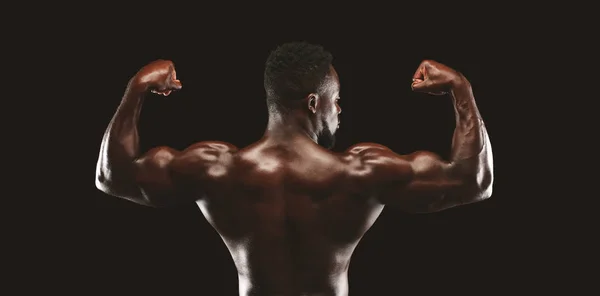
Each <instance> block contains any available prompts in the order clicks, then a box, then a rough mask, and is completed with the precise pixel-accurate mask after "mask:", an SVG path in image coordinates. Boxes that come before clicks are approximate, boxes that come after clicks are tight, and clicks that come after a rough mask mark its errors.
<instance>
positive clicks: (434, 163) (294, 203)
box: [96, 60, 493, 296]
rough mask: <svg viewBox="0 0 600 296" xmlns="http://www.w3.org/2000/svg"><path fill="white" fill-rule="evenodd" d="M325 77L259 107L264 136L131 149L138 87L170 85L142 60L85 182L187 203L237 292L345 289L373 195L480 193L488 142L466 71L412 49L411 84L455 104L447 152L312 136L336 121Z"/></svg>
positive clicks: (379, 204)
mask: <svg viewBox="0 0 600 296" xmlns="http://www.w3.org/2000/svg"><path fill="white" fill-rule="evenodd" d="M326 79H327V81H326V87H324V88H322V89H320V90H319V91H315V92H314V93H310V94H307V95H306V98H305V99H304V100H302V101H301V102H297V103H296V104H295V105H294V107H293V108H292V109H291V111H290V112H288V113H279V112H270V115H269V123H268V127H267V130H266V132H265V134H264V137H263V138H262V139H260V140H259V141H257V142H256V143H254V144H252V145H250V146H248V147H245V148H241V149H240V148H237V147H235V146H234V145H231V144H228V143H224V142H208V141H207V142H200V143H197V144H194V145H192V146H190V147H188V148H187V149H185V150H183V151H177V150H175V149H172V148H168V147H157V148H154V149H151V150H150V151H148V152H146V153H142V152H141V151H140V150H139V144H138V143H139V139H138V131H137V121H138V118H139V113H140V109H141V106H142V102H143V99H144V97H145V96H146V95H148V93H150V92H154V93H157V94H162V95H168V94H169V93H170V92H171V91H173V90H178V89H180V88H181V83H180V82H179V81H178V80H177V79H176V73H175V68H174V65H173V63H172V62H170V61H164V60H159V61H155V62H152V63H150V64H148V65H147V66H145V67H143V68H142V69H141V70H140V71H139V72H138V73H137V74H136V75H135V76H134V77H133V78H132V79H131V80H130V82H129V85H128V88H127V90H126V92H125V95H124V97H123V100H122V102H121V105H120V106H119V108H118V110H117V112H116V114H115V115H114V117H113V119H112V121H111V122H110V124H109V126H108V129H107V130H106V133H105V135H104V139H103V141H102V146H101V153H100V157H99V159H98V166H97V177H96V186H97V187H98V188H99V189H100V190H102V191H104V192H105V193H107V194H110V195H114V196H117V197H121V198H124V199H127V200H130V201H132V202H135V203H138V204H142V205H147V206H153V207H168V206H174V205H178V204H189V203H194V202H195V203H197V205H198V206H199V207H200V209H201V211H202V213H203V214H204V216H205V217H206V219H207V220H208V221H209V222H210V224H211V225H212V226H213V227H214V228H215V229H216V230H217V231H218V233H219V234H220V235H221V237H222V238H223V241H224V242H225V244H226V246H227V248H228V249H229V251H230V252H231V255H232V257H233V260H234V262H235V265H236V267H237V270H238V275H239V290H240V295H282V296H283V295H285V296H288V295H289V296H292V295H336V296H342V295H347V294H348V266H349V262H350V257H351V255H352V252H353V251H354V249H355V247H356V246H357V244H358V242H359V241H360V239H361V238H362V236H363V235H364V234H365V232H366V231H367V230H368V229H369V228H370V227H371V225H372V224H373V223H374V222H375V220H376V219H377V217H378V216H379V214H380V213H381V211H382V210H383V208H384V206H385V205H389V206H392V207H394V208H397V209H399V210H402V211H405V212H409V213H431V212H437V211H442V210H446V209H449V208H452V207H456V206H459V205H466V204H470V203H474V202H479V201H482V200H485V199H487V198H489V197H490V196H491V194H492V183H493V164H492V150H491V145H490V141H489V138H488V135H487V132H486V129H485V126H484V124H483V121H482V119H481V116H480V114H479V111H478V109H477V106H476V103H475V99H474V97H473V93H472V91H471V86H470V84H469V82H468V81H467V79H466V78H465V77H464V76H463V75H462V74H460V73H458V72H457V71H455V70H453V69H450V68H448V67H447V66H444V65H442V64H440V63H437V62H435V61H423V62H422V63H421V65H419V67H418V69H417V71H416V72H415V75H414V77H413V82H412V85H411V87H412V88H413V90H414V91H418V92H425V93H430V94H433V95H448V96H449V97H450V98H451V99H452V100H453V102H454V105H455V114H456V128H455V132H454V137H453V141H452V153H451V157H450V159H448V160H444V159H441V158H440V157H439V156H437V155H435V154H434V153H431V152H427V151H418V152H414V153H412V154H409V155H399V154H396V153H394V152H393V151H392V150H390V149H389V148H387V147H384V146H383V145H379V144H374V143H360V144H356V145H354V146H352V147H350V148H349V149H348V150H346V151H345V152H343V153H333V152H331V151H330V150H328V149H325V148H324V147H321V146H320V145H318V144H317V142H318V140H319V135H321V134H323V131H324V130H326V129H328V130H329V131H332V132H335V131H336V130H337V129H338V128H339V120H338V115H339V113H340V112H341V108H340V106H339V104H338V99H339V91H340V84H339V79H338V76H337V73H336V72H335V69H334V68H333V66H331V67H330V73H329V75H328V77H327V78H326Z"/></svg>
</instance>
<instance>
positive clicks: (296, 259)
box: [197, 139, 383, 295]
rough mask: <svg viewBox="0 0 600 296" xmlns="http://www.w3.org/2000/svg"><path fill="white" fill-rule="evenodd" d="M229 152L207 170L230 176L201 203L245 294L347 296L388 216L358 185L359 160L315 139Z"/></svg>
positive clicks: (261, 144)
mask: <svg viewBox="0 0 600 296" xmlns="http://www.w3.org/2000/svg"><path fill="white" fill-rule="evenodd" d="M222 151H223V152H222V154H220V155H219V157H218V158H219V159H221V161H219V162H215V163H214V165H213V166H210V167H206V168H205V169H207V170H209V171H210V170H213V173H214V174H217V175H219V176H222V177H218V178H216V179H214V180H215V182H217V183H218V184H217V185H216V186H208V187H210V188H212V189H211V190H210V192H207V193H206V195H205V196H203V197H202V198H201V199H199V200H198V201H197V203H198V205H199V207H200V209H201V210H202V212H203V213H204V215H205V217H206V218H207V219H208V221H209V222H210V223H211V224H212V225H213V226H214V228H215V229H216V230H217V231H218V232H219V234H220V235H221V237H222V238H223V240H224V242H225V244H226V245H227V247H228V248H229V251H230V252H231V255H232V257H233V259H234V262H235V264H236V267H237V270H238V273H239V277H240V290H241V291H240V292H242V294H246V293H247V294H249V295H253V294H260V295H297V293H298V292H300V291H302V292H304V293H314V294H315V295H338V294H345V293H347V291H345V289H347V271H348V265H349V262H350V257H351V254H352V251H353V250H354V248H355V247H356V245H357V244H358V242H359V240H360V238H361V237H362V236H363V234H364V233H365V232H366V231H367V230H368V229H369V227H371V225H372V224H373V222H374V221H375V219H376V218H377V216H378V215H379V214H380V212H381V210H382V209H383V205H381V204H379V203H376V202H373V200H371V199H369V196H365V195H363V194H361V190H359V188H357V185H356V182H353V180H352V177H351V174H349V168H350V167H351V166H352V156H351V155H346V154H334V153H331V152H329V151H327V150H325V149H323V148H321V147H319V146H318V145H316V144H315V143H312V142H309V141H308V140H304V141H299V142H295V143H288V144H282V143H275V142H273V141H269V140H267V139H263V140H261V141H260V142H257V143H255V144H253V145H251V146H250V147H248V148H245V149H243V150H239V151H230V150H222ZM202 188H205V186H203V187H202ZM244 289H246V290H247V291H246V292H245V293H244V291H243V290H244Z"/></svg>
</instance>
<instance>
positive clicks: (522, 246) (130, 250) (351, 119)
mask: <svg viewBox="0 0 600 296" xmlns="http://www.w3.org/2000/svg"><path fill="white" fill-rule="evenodd" d="M173 26H174V28H177V25H176V24H173ZM219 29H220V30H222V29H223V28H222V27H220V28H219ZM152 30H154V28H152ZM152 30H150V29H148V30H142V31H144V32H143V34H140V32H139V31H140V30H137V31H136V30H134V29H131V30H126V31H120V32H119V33H118V34H116V33H115V32H113V31H105V30H104V29H103V28H98V29H89V28H88V29H87V31H86V33H85V34H82V35H79V37H78V38H79V39H78V40H77V42H73V44H74V47H71V52H73V53H74V54H76V55H73V56H69V59H70V63H72V64H75V68H74V69H76V70H75V71H73V72H72V73H71V76H73V77H74V79H75V80H76V81H77V86H76V87H77V89H78V90H81V92H79V93H76V94H75V95H72V96H69V99H68V102H67V103H68V106H69V108H74V109H78V113H77V114H78V115H77V118H76V119H73V120H72V121H70V122H69V124H70V125H71V127H74V128H75V130H76V129H77V128H78V126H81V127H80V130H79V132H75V133H74V134H72V135H69V137H71V138H73V139H72V140H75V142H76V143H78V144H77V146H76V147H74V148H73V150H74V151H76V153H77V154H76V156H75V158H76V159H74V160H75V162H76V166H77V168H76V169H73V172H75V176H74V178H73V179H72V181H70V182H71V183H72V184H73V188H75V187H76V188H77V189H81V191H78V192H76V193H68V194H65V196H64V197H65V198H64V199H61V201H64V203H60V205H59V207H60V210H59V211H56V212H54V213H52V215H53V217H52V219H53V220H55V221H59V222H60V223H61V224H60V225H59V226H57V227H58V228H59V229H60V231H56V230H55V231H53V232H50V233H46V235H47V236H48V237H52V239H53V242H54V243H51V245H54V246H57V249H59V250H60V252H57V253H56V254H55V255H53V257H54V258H53V259H58V261H59V262H61V263H60V264H59V266H61V267H62V268H64V269H66V270H67V273H66V274H63V273H59V272H56V275H57V278H61V279H62V280H57V281H55V282H54V283H53V284H54V285H59V286H61V287H63V288H66V289H68V290H69V291H76V292H77V293H80V294H79V295H90V294H103V295H126V294H129V295H147V294H152V295H154V294H159V295H236V293H237V274H236V270H235V268H234V265H233V261H232V259H231V258H230V255H229V253H228V251H227V249H226V247H225V245H224V244H223V242H222V241H221V239H220V238H219V236H218V235H217V233H216V232H215V231H214V230H213V229H212V228H211V227H210V225H209V224H208V223H207V222H206V220H205V219H204V217H203V216H202V214H201V213H200V211H199V209H198V208H197V207H196V206H195V205H194V204H190V205H189V206H184V207H181V208H178V209H153V208H147V207H143V206H139V205H136V204H133V203H130V202H127V201H124V200H119V199H117V198H115V197H111V196H109V195H106V194H104V193H102V192H100V191H98V190H97V189H96V188H95V186H94V174H95V166H96V159H97V156H98V152H99V148H100V141H101V139H102V135H103V133H104V130H105V128H106V126H107V124H108V122H109V121H110V119H111V117H112V115H113V113H114V111H115V110H116V108H117V106H118V104H119V102H120V100H121V96H122V94H123V92H124V90H125V87H126V84H127V82H128V80H129V78H130V77H131V76H132V75H134V74H135V73H136V72H137V70H138V69H139V68H141V67H142V66H144V65H145V64H146V63H148V62H150V61H153V60H155V59H159V58H162V59H170V60H172V61H173V62H174V63H175V66H176V69H177V75H178V78H179V79H180V80H181V81H182V83H183V89H182V90H181V91H179V92H175V93H173V94H172V95H171V96H169V97H167V98H164V97H160V96H156V95H152V96H149V97H148V99H147V100H146V102H145V105H144V107H143V111H142V117H141V120H140V124H139V127H140V136H141V144H142V150H147V149H148V148H150V147H153V146H156V145H168V146H172V147H174V148H178V149H183V148H185V147H186V146H188V145H190V144H192V143H194V142H196V141H202V140H222V141H227V142H231V143H233V144H235V145H237V146H240V147H241V146H245V145H248V144H250V143H252V142H253V141H254V140H256V139H258V138H259V137H260V136H261V135H262V133H263V130H264V128H265V125H266V121H267V110H266V105H265V100H264V91H263V88H262V78H263V76H262V75H263V69H264V61H265V59H266V58H267V55H268V54H269V51H270V50H271V49H273V48H274V47H275V46H277V45H278V44H280V43H282V42H286V41H297V40H306V41H309V42H314V43H320V44H322V45H323V46H325V48H326V49H328V50H329V51H331V52H332V53H333V55H334V66H335V67H336V69H337V71H338V73H339V76H340V80H341V85H342V91H341V97H342V100H341V101H340V103H341V107H342V109H343V111H342V114H341V121H342V122H343V124H342V128H341V130H340V131H339V133H338V134H337V138H338V142H337V145H336V147H335V150H336V151H342V150H344V149H345V148H347V147H349V146H350V145H352V144H354V143H357V142H366V141H369V142H377V143H381V144H384V145H387V146H388V147H390V148H392V149H393V150H395V151H396V152H398V153H410V152H413V151H415V150H431V151H434V152H436V153H439V154H440V155H442V156H444V157H447V156H448V155H449V152H450V145H451V137H452V132H453V128H454V113H453V107H452V103H451V99H450V98H449V97H434V96H428V95H423V94H416V93H413V92H412V91H411V90H410V82H411V77H412V74H413V73H414V71H415V69H416V68H417V66H418V65H419V63H420V62H421V61H422V60H423V59H434V60H437V61H439V62H442V63H444V64H446V65H448V66H450V67H453V68H455V69H457V70H459V71H461V72H462V73H463V74H464V75H465V76H466V77H467V78H468V79H469V80H470V81H471V84H472V87H473V90H474V94H475V99H476V101H477V104H478V106H479V109H480V112H481V115H482V116H483V119H484V121H485V123H486V126H487V130H488V133H489V135H490V140H491V143H492V147H493V151H494V162H495V165H494V167H495V173H496V181H495V186H494V193H493V196H492V198H491V199H489V200H487V201H485V202H482V203H479V204H474V205H469V206H465V207H462V208H455V209H451V210H448V211H445V212H440V213H436V214H427V215H406V214H403V213H402V212H400V211H398V210H394V209H392V208H386V209H385V210H384V212H383V213H382V215H381V216H380V218H379V220H378V221H377V222H376V223H375V225H374V226H373V227H372V228H371V230H369V232H367V234H366V235H365V236H364V238H363V240H362V242H361V243H360V244H359V246H358V247H357V249H356V251H355V253H354V256H353V259H352V262H351V265H350V279H349V282H350V292H351V295H354V296H358V295H400V294H402V293H411V294H414V295H435V294H439V293H465V292H476V293H481V294H483V295H489V294H496V292H497V294H501V293H511V292H512V291H514V290H517V289H524V287H529V288H532V287H535V286H536V284H535V281H532V274H538V275H539V271H540V269H541V268H540V265H539V264H540V260H539V254H538V253H536V252H537V251H536V249H534V247H533V245H532V244H531V242H532V241H533V239H535V238H532V234H531V233H532V229H534V228H535V223H531V219H528V218H527V216H526V215H525V213H527V212H528V211H529V210H530V209H531V208H532V207H533V206H534V205H535V203H534V202H533V201H528V198H527V197H525V196H524V194H519V191H518V189H519V186H520V185H519V178H518V177H516V174H517V173H518V170H517V169H515V167H512V166H510V165H509V163H510V159H511V156H510V155H509V154H510V153H511V151H509V150H510V148H511V147H514V145H515V142H516V141H518V139H516V135H515V134H511V129H514V125H512V124H510V122H511V120H514V117H511V116H512V115H511V113H510V110H509V109H508V108H506V106H507V103H506V98H505V97H503V95H502V87H501V83H500V82H499V81H501V79H502V76H503V74H504V72H502V71H503V70H502V69H503V68H504V67H508V64H505V62H506V61H507V60H508V59H509V58H508V57H506V56H505V54H506V51H504V50H503V45H502V44H498V43H493V42H490V39H488V38H485V39H484V38H482V37H481V35H478V34H477V32H475V29H472V30H470V31H469V29H466V30H467V32H463V34H450V33H445V34H438V35H436V36H427V35H419V34H416V33H413V32H411V30H410V29H409V30H404V31H399V30H395V29H393V28H388V29H387V30H383V31H378V30H371V31H362V32H360V34H357V33H356V32H353V31H351V30H346V31H342V30H338V29H335V30H334V29H332V30H317V31H316V33H315V31H310V32H304V31H301V30H297V31H294V32H287V33H285V32H283V31H282V33H280V32H271V31H268V30H263V29H261V30H259V29H250V28H239V26H238V28H237V29H236V30H233V31H231V30H227V31H226V33H222V32H216V31H211V28H210V27H208V28H207V27H206V26H205V27H204V28H203V29H202V30H199V31H195V30H192V29H188V30H171V29H161V30H158V31H152ZM211 32H212V33H211ZM355 33H356V34H355ZM502 53H504V54H502ZM505 72H506V71H505ZM507 111H508V112H507ZM536 233H537V235H541V234H540V231H539V230H538V231H537V232H536ZM56 257H58V258H56ZM534 270H535V272H534ZM59 274H60V276H59Z"/></svg>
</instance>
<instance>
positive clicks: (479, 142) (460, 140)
mask: <svg viewBox="0 0 600 296" xmlns="http://www.w3.org/2000/svg"><path fill="white" fill-rule="evenodd" d="M421 67H423V69H424V70H425V71H426V70H430V71H431V72H432V73H431V74H432V76H434V77H433V78H431V77H424V78H425V80H424V81H422V80H421V77H418V75H417V74H416V75H415V77H416V78H415V79H414V80H416V81H417V83H420V84H422V85H414V89H415V91H424V92H428V93H432V94H439V92H440V91H442V90H449V91H450V93H451V96H452V98H453V102H454V107H455V115H456V128H455V131H454V137H453V141H452V153H451V157H450V159H449V160H448V161H446V160H443V159H441V158H440V157H439V156H438V155H435V154H434V153H432V152H426V151H418V152H415V153H412V154H409V155H398V154H396V153H394V152H393V151H391V150H390V149H388V148H386V147H384V146H381V145H377V144H360V145H356V146H354V147H352V148H351V149H350V150H349V152H350V153H351V154H353V155H355V156H356V157H355V159H356V164H357V167H356V168H357V169H354V170H353V171H354V172H355V173H356V174H358V176H359V179H360V180H361V182H362V183H363V184H364V185H365V186H367V188H368V190H369V191H371V192H372V193H373V194H375V195H376V196H377V198H378V200H379V201H380V202H382V203H383V204H389V205H395V206H397V207H399V208H400V209H403V210H405V211H408V212H414V213H427V212H437V211H441V210H444V209H448V208H452V207H455V206H459V205H464V204H469V203H474V202H477V201H481V200H485V199H487V198H489V197H490V196H491V194H492V186H493V179H494V178H493V157H492V147H491V144H490V140H489V137H488V134H487V131H486V128H485V125H484V124H483V120H482V118H481V116H480V114H479V111H478V109H477V105H476V103H475V99H474V97H473V92H472V89H471V86H470V84H469V82H468V81H467V79H466V78H464V76H462V75H461V74H459V73H456V75H457V76H456V77H452V78H451V79H450V78H449V79H446V81H443V80H444V79H441V78H444V77H443V76H444V75H446V74H447V73H446V74H444V73H442V72H449V73H451V72H453V70H451V69H449V68H447V67H445V66H443V65H441V64H438V63H435V62H432V61H426V62H424V64H422V65H421V66H420V68H421ZM440 69H441V72H440ZM436 75H441V76H440V77H441V78H438V77H435V76H436ZM426 76H427V75H426ZM436 79H437V80H439V81H436ZM421 81H422V82H421ZM438 84H439V85H447V87H448V88H447V89H444V88H443V87H439V86H438Z"/></svg>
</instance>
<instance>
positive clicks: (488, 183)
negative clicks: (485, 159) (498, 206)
mask: <svg viewBox="0 0 600 296" xmlns="http://www.w3.org/2000/svg"><path fill="white" fill-rule="evenodd" d="M465 184H466V187H467V188H468V189H467V190H466V191H467V192H469V194H467V195H468V198H467V199H466V200H465V203H474V202H480V201H484V200H486V199H489V198H490V197H492V192H493V188H494V174H493V172H492V170H487V169H486V170H481V171H479V172H478V173H477V174H475V175H472V176H470V177H469V178H468V179H467V181H466V182H465Z"/></svg>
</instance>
